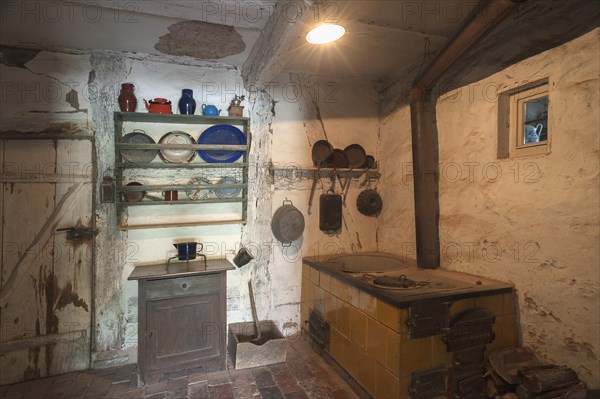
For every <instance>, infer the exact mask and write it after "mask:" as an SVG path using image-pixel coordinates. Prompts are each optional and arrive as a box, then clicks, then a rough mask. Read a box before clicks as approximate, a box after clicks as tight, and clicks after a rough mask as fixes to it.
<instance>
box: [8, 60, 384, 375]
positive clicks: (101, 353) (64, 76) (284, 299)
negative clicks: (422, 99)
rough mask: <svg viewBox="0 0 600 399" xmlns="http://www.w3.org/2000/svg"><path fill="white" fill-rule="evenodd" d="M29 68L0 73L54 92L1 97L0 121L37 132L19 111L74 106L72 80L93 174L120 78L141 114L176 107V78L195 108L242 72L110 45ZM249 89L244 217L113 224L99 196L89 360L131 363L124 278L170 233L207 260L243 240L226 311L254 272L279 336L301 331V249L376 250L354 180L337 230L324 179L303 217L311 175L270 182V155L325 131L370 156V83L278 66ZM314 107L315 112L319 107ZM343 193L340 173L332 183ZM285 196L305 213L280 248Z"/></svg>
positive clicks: (164, 251)
mask: <svg viewBox="0 0 600 399" xmlns="http://www.w3.org/2000/svg"><path fill="white" fill-rule="evenodd" d="M27 68H29V69H30V70H31V71H27V70H26V69H23V68H13V67H6V66H2V70H3V78H5V79H6V81H8V82H12V81H21V80H23V79H24V77H23V76H22V75H24V74H25V75H26V76H25V78H26V77H27V76H30V77H31V79H38V80H39V79H42V80H43V82H53V81H54V82H57V83H58V84H59V86H60V87H61V88H62V91H63V93H62V94H61V95H60V96H58V97H57V99H55V100H54V103H51V102H48V101H44V99H42V100H40V101H36V102H33V101H31V100H28V99H27V96H25V97H24V100H23V103H20V102H16V101H14V100H15V99H14V98H12V97H11V98H10V99H8V100H7V101H12V102H13V105H11V108H10V109H7V110H6V112H3V124H4V126H6V127H7V128H8V127H12V126H13V124H12V122H10V121H12V120H14V121H17V122H18V121H19V120H20V121H21V122H20V123H17V122H15V123H14V124H15V126H16V127H17V128H18V129H22V130H31V131H39V130H43V129H44V128H45V127H47V123H42V122H41V121H38V120H37V119H36V120H33V119H32V120H31V124H30V125H31V126H29V125H26V126H25V127H24V124H23V123H22V120H23V114H22V112H24V111H26V110H29V109H34V110H47V111H49V112H52V111H54V112H60V111H62V110H63V109H64V110H67V111H68V110H70V109H72V107H70V106H69V105H68V104H66V103H64V95H65V94H66V93H67V92H68V91H69V90H70V89H71V88H73V89H74V90H76V91H77V92H78V94H79V102H80V108H81V111H80V112H79V113H77V114H75V115H81V117H78V120H81V119H83V121H81V122H79V123H80V124H84V125H89V126H90V129H91V130H92V131H93V134H94V136H95V142H96V162H97V166H98V175H99V179H101V178H102V177H103V176H105V175H106V176H112V175H113V173H114V128H113V120H112V113H113V111H116V110H118V105H117V101H116V100H117V96H118V92H119V89H120V84H121V83H123V82H132V83H134V84H135V88H136V89H135V93H136V96H137V98H138V109H137V111H138V112H145V110H144V106H143V102H142V99H143V98H146V99H150V98H154V97H166V98H168V99H170V100H172V101H173V103H174V109H176V103H177V100H178V99H179V97H180V95H181V89H182V88H191V89H193V90H194V97H195V99H196V101H197V103H198V110H197V112H196V113H199V107H200V104H202V103H210V104H215V105H217V107H218V108H220V109H223V110H226V109H227V106H228V103H229V101H230V100H231V98H232V97H233V95H234V94H240V93H242V92H243V86H242V81H241V77H240V74H239V71H238V70H237V69H235V68H211V67H198V66H189V65H188V66H182V65H176V64H172V63H168V62H157V61H155V60H143V59H139V57H136V59H128V58H124V57H116V56H115V55H114V54H102V53H95V54H93V55H77V56H74V55H69V54H64V53H59V52H47V51H45V52H41V53H39V54H38V55H37V56H35V57H34V58H33V59H32V60H30V61H29V62H28V63H27ZM32 81H33V80H32ZM64 82H69V83H68V84H66V83H64ZM294 93H295V94H294ZM17 94H18V93H17ZM17 94H15V95H17ZM246 94H247V95H248V94H249V98H248V101H246V103H245V105H246V110H245V116H250V118H251V132H252V149H251V153H250V165H251V166H250V169H249V181H250V183H251V188H250V192H249V205H248V224H247V225H246V226H240V225H227V226H205V227H197V228H182V229H172V228H169V229H153V230H140V231H136V230H132V231H129V232H120V231H117V230H116V229H115V227H116V212H115V206H114V205H113V204H99V203H98V204H96V206H97V207H96V222H97V229H98V231H99V234H98V236H97V237H96V242H95V252H94V259H95V287H94V288H95V302H94V308H93V309H94V310H93V312H94V315H93V316H94V328H93V337H92V340H93V348H92V358H93V364H92V365H93V367H103V366H110V365H114V364H118V363H126V362H135V361H136V348H137V283H136V282H130V281H127V277H128V276H129V274H130V273H131V271H132V269H133V267H134V266H135V265H136V264H141V263H154V262H160V261H164V260H165V259H166V258H167V257H168V256H170V255H172V254H173V253H174V249H173V248H172V245H171V244H172V243H173V242H175V241H176V240H178V239H181V238H186V239H194V240H198V241H200V242H204V243H205V244H207V248H206V250H205V252H206V253H208V255H209V256H211V257H216V258H220V257H227V256H229V257H231V256H232V254H233V253H234V252H235V251H236V250H237V248H239V246H240V245H246V246H248V247H249V248H250V249H251V250H252V252H253V253H254V255H255V257H256V259H255V260H254V261H253V262H251V263H250V264H248V265H247V266H245V267H244V268H242V269H236V270H234V271H231V272H228V292H227V317H228V320H227V321H228V322H229V323H231V322H238V321H248V320H250V318H251V312H250V301H249V298H248V289H247V282H248V280H252V281H253V284H254V288H255V295H256V299H257V305H258V314H259V317H260V318H262V319H272V320H274V321H275V322H276V323H277V324H278V325H279V327H280V329H281V330H282V331H283V332H284V333H285V334H292V333H295V332H297V331H299V323H300V320H299V317H300V315H299V313H300V311H299V302H300V284H301V259H302V256H309V255H315V254H323V253H341V252H359V251H370V250H376V249H377V241H376V234H375V231H376V219H374V218H367V217H365V216H363V215H360V214H359V213H358V211H357V210H356V207H355V202H356V197H357V195H358V193H359V192H360V191H361V190H362V189H359V187H358V185H359V181H358V180H354V181H353V182H352V183H351V184H352V188H351V189H350V191H349V194H348V198H347V202H346V207H345V210H344V220H345V227H344V229H343V231H342V233H341V234H340V235H339V236H334V237H329V236H327V235H325V234H324V233H322V232H321V231H320V230H319V229H318V196H319V195H320V194H321V193H324V192H325V191H326V190H327V189H328V188H329V181H328V180H323V182H322V183H323V185H321V184H319V186H318V187H317V192H316V193H315V201H314V202H315V205H314V206H313V211H312V215H308V214H307V202H308V193H309V189H310V181H309V180H307V179H303V180H302V181H298V180H281V179H279V180H277V181H276V182H275V184H271V183H272V182H271V180H270V178H269V164H270V163H271V162H274V163H276V164H288V163H290V164H294V165H299V166H311V165H312V161H311V157H310V153H311V145H312V142H314V141H316V139H319V138H325V135H326V137H327V139H329V140H330V141H331V142H332V144H334V145H335V146H336V147H337V148H344V147H345V146H347V145H349V144H353V143H359V144H361V145H362V146H363V147H365V149H366V151H367V152H368V153H369V154H373V155H374V156H375V157H376V158H379V153H378V149H379V138H378V134H379V131H378V129H379V123H378V118H377V115H378V109H377V101H378V97H377V94H376V92H375V91H374V90H373V89H372V88H370V85H368V84H357V83H356V82H331V81H322V80H321V81H319V80H314V79H308V78H306V77H303V76H296V75H294V76H289V75H285V76H282V77H281V79H280V81H279V82H278V83H277V84H274V85H273V87H272V88H271V90H270V91H267V92H260V93H246ZM19 96H20V94H19ZM19 98H20V97H19ZM317 108H318V113H319V114H320V119H319V118H318V117H316V114H317ZM225 112H226V111H224V113H225ZM33 115H35V114H33ZM64 115H65V114H64V113H56V114H53V115H52V117H51V118H48V117H46V119H44V120H53V119H57V120H59V121H62V120H63V119H65V117H64ZM66 115H71V114H66ZM86 120H87V121H86ZM321 136H323V137H321ZM360 181H361V182H362V179H361V180H360ZM372 186H373V187H375V186H376V183H375V182H373V184H372ZM340 191H341V190H340V186H339V182H338V184H337V192H340ZM284 198H288V199H290V200H292V201H293V202H294V204H295V205H296V206H297V207H298V208H299V209H300V210H301V212H303V213H304V215H305V218H306V230H305V234H304V236H303V238H302V240H300V241H299V242H298V243H297V244H298V245H296V246H292V247H291V248H283V247H282V246H281V244H280V243H278V242H277V240H276V239H275V238H274V237H273V235H272V233H271V227H270V222H271V217H272V214H273V212H274V211H275V210H276V209H277V208H278V207H279V206H280V204H281V203H282V201H283V199H284ZM32 206H34V204H32Z"/></svg>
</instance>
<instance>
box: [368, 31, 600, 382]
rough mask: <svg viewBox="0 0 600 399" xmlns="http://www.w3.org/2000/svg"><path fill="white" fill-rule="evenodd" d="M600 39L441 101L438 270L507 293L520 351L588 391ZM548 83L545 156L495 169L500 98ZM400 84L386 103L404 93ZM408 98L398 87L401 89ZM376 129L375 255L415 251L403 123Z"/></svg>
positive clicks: (592, 36)
mask: <svg viewBox="0 0 600 399" xmlns="http://www.w3.org/2000/svg"><path fill="white" fill-rule="evenodd" d="M599 43H600V40H599V30H595V31H593V32H591V33H589V34H587V35H585V36H582V37H580V38H578V39H576V40H574V41H572V42H570V43H567V44H565V45H563V46H560V47H557V48H554V49H551V50H549V51H546V52H544V53H542V54H539V55H536V56H534V57H531V58H529V59H527V60H524V61H522V62H519V63H518V64H516V65H514V66H511V67H509V68H507V69H505V70H503V71H502V72H500V73H497V74H495V75H493V76H491V77H489V78H487V79H484V80H482V81H479V82H477V83H474V84H472V85H469V86H466V87H462V88H460V89H458V90H456V91H454V92H452V93H449V94H447V95H445V96H443V97H442V98H441V99H439V101H438V104H437V126H438V131H439V151H440V239H441V249H442V254H441V258H442V264H441V266H442V267H444V268H448V269H452V270H458V271H464V272H467V273H472V274H476V275H483V276H486V277H491V278H494V279H497V280H501V281H506V282H510V283H512V284H514V285H515V286H516V288H517V292H518V300H519V310H520V326H521V330H522V331H521V332H522V342H523V344H524V345H527V346H530V347H532V348H533V349H535V351H536V353H537V354H538V355H539V356H540V357H541V358H543V359H544V360H547V361H550V362H555V363H558V364H567V365H569V366H570V367H573V368H574V369H575V370H577V372H578V373H579V375H580V377H581V378H582V379H584V380H586V381H587V382H588V383H589V384H590V385H591V386H592V387H596V388H597V387H598V381H599V380H600V370H599V367H598V364H599V363H598V357H599V353H600V323H599V315H600V297H599V292H600V286H599V280H600V275H599V271H598V267H599V246H600V241H599V233H598V222H599V208H600V203H599V185H598V179H599V170H598V162H599V161H598V154H599V137H600V132H599V129H600V109H599V107H598V104H599V103H600V101H599V100H600V98H599V89H600V85H599V73H600V66H599V59H600V49H599ZM546 77H547V78H548V79H549V81H550V87H549V89H550V92H549V96H550V102H551V105H550V119H549V124H550V129H551V136H552V138H551V147H552V153H551V154H549V155H546V156H536V157H526V158H515V159H500V160H499V159H497V156H496V154H497V152H496V151H497V150H496V148H497V115H498V107H497V91H498V90H499V91H503V90H507V89H511V88H514V87H516V86H518V85H520V84H524V83H527V82H532V81H536V80H539V79H542V78H546ZM401 86H402V85H398V86H397V87H395V88H392V89H391V90H390V92H389V93H387V99H386V102H390V103H394V102H395V100H396V99H397V98H398V97H399V96H402V95H404V96H405V95H406V94H407V93H405V92H402V91H403V89H404V88H403V87H401ZM403 86H404V87H406V85H403ZM385 111H386V110H385V109H384V112H383V115H388V114H389V116H385V117H383V119H382V151H383V155H382V158H383V172H384V178H383V181H382V193H383V197H384V201H385V202H386V204H387V205H388V206H387V207H386V209H385V211H384V214H383V215H382V217H381V220H380V226H379V232H380V248H381V249H382V250H387V251H392V252H396V253H403V252H404V253H407V252H410V251H406V250H404V251H403V248H412V246H413V244H414V215H413V206H412V202H413V198H412V195H413V193H412V175H409V176H408V180H406V175H405V173H404V170H405V169H406V168H404V167H403V166H402V165H404V163H405V162H410V161H411V150H410V141H411V139H410V112H409V108H408V106H407V105H403V106H401V107H399V108H398V109H397V110H395V111H393V112H391V113H389V112H385Z"/></svg>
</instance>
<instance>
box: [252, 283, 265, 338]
mask: <svg viewBox="0 0 600 399" xmlns="http://www.w3.org/2000/svg"><path fill="white" fill-rule="evenodd" d="M248 290H249V291H250V305H252V318H253V319H254V330H256V337H254V338H251V339H250V342H252V343H253V344H254V345H259V346H260V345H262V344H264V343H265V342H267V341H268V339H269V338H268V337H263V336H262V335H261V332H260V326H259V325H258V316H257V314H256V303H254V291H253V290H252V281H248Z"/></svg>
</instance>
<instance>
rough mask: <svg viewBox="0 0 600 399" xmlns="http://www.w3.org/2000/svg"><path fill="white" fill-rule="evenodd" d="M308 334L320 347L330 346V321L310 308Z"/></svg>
mask: <svg viewBox="0 0 600 399" xmlns="http://www.w3.org/2000/svg"><path fill="white" fill-rule="evenodd" d="M308 334H309V335H310V337H311V338H312V339H313V342H314V343H315V344H317V345H318V346H319V347H320V348H323V349H324V348H326V347H327V346H329V334H330V333H329V323H327V322H326V321H325V319H324V318H323V316H322V315H321V314H320V313H319V312H318V311H316V310H314V309H311V310H310V314H309V316H308Z"/></svg>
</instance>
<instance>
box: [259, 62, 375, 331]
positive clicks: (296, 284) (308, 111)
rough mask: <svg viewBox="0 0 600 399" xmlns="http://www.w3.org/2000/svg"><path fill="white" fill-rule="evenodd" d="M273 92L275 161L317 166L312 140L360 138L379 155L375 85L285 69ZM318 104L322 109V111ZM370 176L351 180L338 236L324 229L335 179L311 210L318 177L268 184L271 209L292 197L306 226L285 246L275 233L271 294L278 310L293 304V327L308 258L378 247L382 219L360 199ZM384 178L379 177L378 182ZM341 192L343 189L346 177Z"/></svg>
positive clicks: (339, 142) (339, 144)
mask: <svg viewBox="0 0 600 399" xmlns="http://www.w3.org/2000/svg"><path fill="white" fill-rule="evenodd" d="M267 91H269V93H270V94H271V95H272V98H273V101H274V103H273V106H274V111H275V116H274V118H273V124H272V133H273V134H272V162H273V164H274V165H275V166H276V167H290V168H302V167H312V159H311V149H312V144H313V143H314V142H315V141H317V140H319V139H327V140H328V141H329V142H330V143H331V144H332V145H333V146H334V147H335V148H341V149H343V148H345V147H346V146H348V145H350V144H354V143H357V144H360V145H361V146H363V147H364V148H365V151H366V152H367V153H368V154H372V155H373V156H375V157H376V158H377V159H378V158H379V123H378V118H377V114H378V109H377V104H378V97H377V94H376V92H375V91H374V90H373V88H372V87H371V85H369V84H368V83H360V82H358V83H357V82H355V81H353V82H349V81H331V80H326V79H318V78H314V77H313V78H309V77H306V76H302V75H296V74H292V75H287V74H286V75H281V76H280V77H279V80H278V81H277V82H275V83H273V85H271V87H270V88H269V89H268V90H267ZM317 109H318V111H317ZM362 182H363V178H360V179H355V180H353V181H351V183H350V184H351V186H350V189H349V192H348V196H347V198H346V202H345V205H344V208H343V219H344V222H343V228H342V231H341V232H340V233H339V234H338V235H335V236H328V235H327V234H325V233H323V232H322V231H320V230H319V196H320V195H321V194H324V193H325V192H326V191H327V190H328V189H329V188H330V187H331V181H330V180H329V179H326V178H323V179H321V180H319V181H318V183H317V187H316V190H315V193H314V198H313V206H312V209H311V214H309V213H308V201H309V196H310V188H311V184H312V179H307V178H303V179H296V178H293V177H289V178H288V177H281V178H276V179H275V180H274V181H273V184H272V185H270V186H269V189H270V191H271V196H272V207H271V209H270V211H271V215H272V214H273V213H274V212H275V211H276V210H277V209H278V208H279V207H280V206H281V205H282V203H283V201H284V200H285V199H288V200H291V201H292V202H293V204H294V206H295V207H297V208H298V209H299V210H300V211H301V212H302V214H303V215H304V220H305V224H306V227H305V230H304V234H303V237H302V239H301V240H299V241H297V242H294V243H293V244H292V246H291V247H289V248H284V247H283V246H282V245H281V243H279V242H278V241H277V240H276V239H275V238H274V237H273V236H272V235H271V240H272V241H273V254H272V255H273V264H272V266H270V269H271V272H272V278H273V290H272V292H271V295H272V298H273V299H272V301H273V304H274V306H273V307H274V308H275V310H277V308H278V307H279V306H282V305H281V304H290V303H291V304H293V307H294V312H295V313H294V317H293V319H292V320H290V321H289V324H287V326H289V328H290V331H294V332H297V331H298V328H299V324H298V323H302V322H303V321H302V320H299V316H300V314H299V310H300V309H299V303H300V286H301V267H302V257H304V256H316V255H332V254H337V253H355V252H365V251H375V250H376V249H377V237H376V219H375V218H369V217H366V216H363V215H361V214H360V213H359V212H358V211H357V209H356V198H357V196H358V194H359V193H360V192H361V191H362V190H363V189H364V188H360V187H359V185H360V183H362ZM376 186H377V182H373V183H372V187H373V188H375V187H376ZM336 192H337V193H341V187H340V184H339V180H337V181H336Z"/></svg>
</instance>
